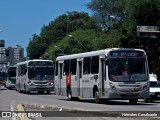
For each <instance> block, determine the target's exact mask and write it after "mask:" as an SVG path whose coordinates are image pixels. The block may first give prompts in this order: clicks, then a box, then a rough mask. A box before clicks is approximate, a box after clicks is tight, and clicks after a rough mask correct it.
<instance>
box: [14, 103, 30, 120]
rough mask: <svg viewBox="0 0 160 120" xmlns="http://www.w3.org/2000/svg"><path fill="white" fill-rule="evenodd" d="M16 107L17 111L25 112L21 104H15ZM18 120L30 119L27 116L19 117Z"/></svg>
mask: <svg viewBox="0 0 160 120" xmlns="http://www.w3.org/2000/svg"><path fill="white" fill-rule="evenodd" d="M16 108H17V111H18V112H24V113H25V109H24V107H23V105H22V104H18V105H17V106H16ZM20 120H31V119H29V118H28V117H20Z"/></svg>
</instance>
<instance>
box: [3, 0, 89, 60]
mask: <svg viewBox="0 0 160 120" xmlns="http://www.w3.org/2000/svg"><path fill="white" fill-rule="evenodd" d="M90 1H91V0H0V30H2V31H3V32H1V31H0V39H3V40H5V47H16V45H21V46H22V47H23V48H24V55H25V57H26V55H27V53H26V47H27V46H28V43H29V40H30V39H31V38H32V35H33V34H37V35H39V34H40V31H41V28H42V27H43V25H48V24H49V22H51V21H53V20H54V19H55V18H56V17H58V16H60V15H62V14H65V13H66V12H72V11H79V12H82V11H83V12H87V13H89V14H91V10H89V9H87V7H86V4H87V3H89V2H90Z"/></svg>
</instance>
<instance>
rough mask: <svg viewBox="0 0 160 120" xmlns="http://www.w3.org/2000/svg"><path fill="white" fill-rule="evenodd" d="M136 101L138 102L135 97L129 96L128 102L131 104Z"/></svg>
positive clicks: (134, 103)
mask: <svg viewBox="0 0 160 120" xmlns="http://www.w3.org/2000/svg"><path fill="white" fill-rule="evenodd" d="M137 102H138V99H136V98H131V99H129V103H130V104H131V105H136V104H137Z"/></svg>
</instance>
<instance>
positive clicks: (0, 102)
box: [0, 87, 160, 120]
mask: <svg viewBox="0 0 160 120" xmlns="http://www.w3.org/2000/svg"><path fill="white" fill-rule="evenodd" d="M19 103H22V104H32V105H36V106H41V107H42V108H43V107H44V106H58V107H65V108H72V109H81V110H88V111H126V112H127V111H160V101H156V102H154V103H144V102H143V101H142V100H139V102H138V104H137V105H130V104H129V102H128V100H114V101H113V100H112V101H109V102H107V103H104V104H96V103H94V102H93V101H68V100H67V97H65V96H57V95H54V94H53V93H51V94H37V93H31V94H29V95H27V94H24V93H19V92H17V91H15V90H8V89H5V88H3V87H1V88H0V111H9V110H11V109H15V107H16V105H17V104H19ZM27 109H28V110H30V109H31V108H27ZM36 109H37V108H36ZM48 119H49V118H48ZM48 119H46V120H48ZM57 119H58V120H61V119H63V118H59V117H58V118H57ZM67 119H68V120H69V119H70V118H67ZM77 119H78V118H76V120H77ZM83 119H84V120H85V119H87V118H83ZM83 119H82V118H81V119H78V120H83ZM89 119H91V118H88V119H87V120H89ZM94 119H95V118H93V119H91V120H94ZM100 119H105V118H96V120H100ZM107 119H108V118H107ZM110 119H111V120H112V118H110ZM113 119H114V118H113ZM0 120H1V118H0ZM2 120H5V119H2ZM6 120H10V119H9V118H8V119H6ZM38 120H39V119H38ZM40 120H41V119H40ZM44 120H45V119H44ZM65 120H66V119H65ZM71 120H72V119H71Z"/></svg>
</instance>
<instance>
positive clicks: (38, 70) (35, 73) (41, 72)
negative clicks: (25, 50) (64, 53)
mask: <svg viewBox="0 0 160 120" xmlns="http://www.w3.org/2000/svg"><path fill="white" fill-rule="evenodd" d="M53 75H54V69H53V67H28V78H29V79H30V80H53Z"/></svg>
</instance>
